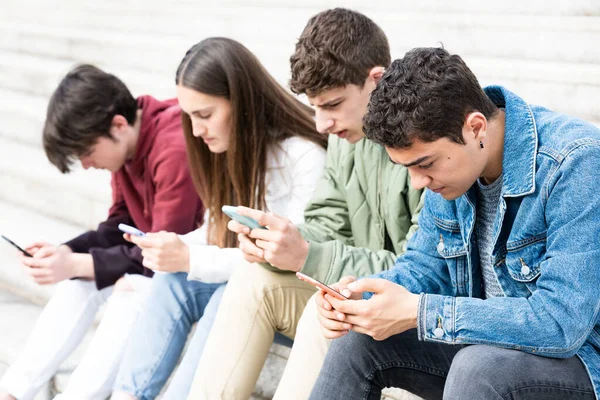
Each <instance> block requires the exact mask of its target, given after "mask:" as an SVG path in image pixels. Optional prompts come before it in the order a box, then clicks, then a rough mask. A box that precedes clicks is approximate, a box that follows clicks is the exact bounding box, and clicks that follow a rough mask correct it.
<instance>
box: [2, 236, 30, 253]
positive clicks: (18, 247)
mask: <svg viewBox="0 0 600 400" xmlns="http://www.w3.org/2000/svg"><path fill="white" fill-rule="evenodd" d="M0 236H2V239H4V240H6V241H7V242H8V243H10V244H12V245H13V246H15V247H16V248H17V249H19V251H20V252H21V253H23V254H25V255H26V256H27V257H33V256H32V255H31V254H29V253H28V252H26V251H25V250H23V249H22V248H21V246H19V245H18V244H16V243H15V242H13V241H12V240H10V239H9V238H7V237H6V236H4V235H0Z"/></svg>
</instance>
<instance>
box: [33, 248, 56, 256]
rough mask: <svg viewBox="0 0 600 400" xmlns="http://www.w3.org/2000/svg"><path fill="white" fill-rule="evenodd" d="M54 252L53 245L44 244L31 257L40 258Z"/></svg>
mask: <svg viewBox="0 0 600 400" xmlns="http://www.w3.org/2000/svg"><path fill="white" fill-rule="evenodd" d="M54 253H56V248H55V247H54V246H46V247H42V248H41V249H39V250H38V251H36V252H35V254H33V257H34V258H37V259H41V258H46V257H48V256H51V255H52V254H54Z"/></svg>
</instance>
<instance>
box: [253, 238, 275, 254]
mask: <svg viewBox="0 0 600 400" xmlns="http://www.w3.org/2000/svg"><path fill="white" fill-rule="evenodd" d="M254 245H255V246H256V247H258V248H261V249H263V250H267V251H272V250H273V247H274V246H273V245H274V243H273V242H269V241H265V240H260V239H256V240H255V241H254Z"/></svg>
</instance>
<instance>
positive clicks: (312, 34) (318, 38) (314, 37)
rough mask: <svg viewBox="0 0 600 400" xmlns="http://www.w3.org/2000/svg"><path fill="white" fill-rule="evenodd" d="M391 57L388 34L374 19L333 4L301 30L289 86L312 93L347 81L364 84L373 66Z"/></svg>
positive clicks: (384, 65)
mask: <svg viewBox="0 0 600 400" xmlns="http://www.w3.org/2000/svg"><path fill="white" fill-rule="evenodd" d="M391 61H392V60H391V56H390V46H389V44H388V40H387V37H386V36H385V33H383V31H382V30H381V28H380V27H379V26H377V24H375V22H373V21H372V20H371V19H369V18H368V17H366V16H365V15H363V14H360V13H358V12H356V11H351V10H347V9H344V8H334V9H331V10H327V11H323V12H321V13H319V14H317V15H315V16H314V17H312V18H311V19H310V20H309V21H308V23H307V24H306V27H305V28H304V30H303V31H302V34H301V35H300V38H299V39H298V43H296V51H295V52H294V54H293V55H292V56H291V57H290V64H291V68H292V79H291V80H290V88H291V89H292V92H294V93H296V94H302V93H305V94H307V95H309V96H315V95H317V94H319V93H322V92H323V91H325V90H329V89H332V88H336V87H342V86H346V85H348V84H355V85H358V86H360V87H361V88H362V87H363V85H364V82H365V79H367V76H368V75H369V71H370V70H371V69H372V68H373V67H377V66H382V67H387V66H388V65H390V62H391Z"/></svg>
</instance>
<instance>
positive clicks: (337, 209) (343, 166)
mask: <svg viewBox="0 0 600 400" xmlns="http://www.w3.org/2000/svg"><path fill="white" fill-rule="evenodd" d="M421 193H422V191H421V190H414V189H413V188H412V187H411V186H410V179H409V175H408V170H407V169H406V168H404V167H402V166H400V165H396V164H394V163H392V162H391V161H390V159H389V157H388V155H387V153H386V152H385V149H384V148H383V147H382V146H380V145H377V144H375V143H373V142H371V141H370V140H368V139H366V138H365V139H362V140H361V141H359V142H358V143H356V144H350V143H348V142H347V141H345V140H342V139H340V138H338V137H337V136H335V135H330V137H329V146H328V149H327V164H326V166H325V172H324V176H323V178H321V181H320V182H319V184H318V185H317V187H316V190H315V194H314V196H313V198H312V200H311V201H310V202H309V203H308V205H307V206H306V210H305V212H304V219H305V223H304V224H303V225H300V226H299V230H300V233H301V234H302V236H303V237H304V238H305V239H306V240H307V241H308V242H309V251H308V257H307V258H306V262H305V263H304V266H303V267H302V270H301V271H302V272H303V273H305V274H306V275H309V276H312V277H313V278H315V279H318V280H320V281H321V282H325V283H333V282H337V281H338V280H339V279H340V278H341V277H343V276H346V275H354V276H357V277H361V276H368V275H371V274H374V273H377V272H380V271H382V270H386V269H389V268H391V267H392V266H393V265H394V262H395V261H396V258H397V256H398V255H400V254H402V253H404V251H405V250H406V242H407V239H408V237H409V236H410V235H411V234H412V233H413V232H414V231H415V230H416V228H417V213H418V211H419V210H420V208H421V207H422V201H421ZM386 227H387V232H388V234H389V239H390V241H391V245H388V246H387V248H386V246H385V229H386ZM388 243H389V242H388Z"/></svg>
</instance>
